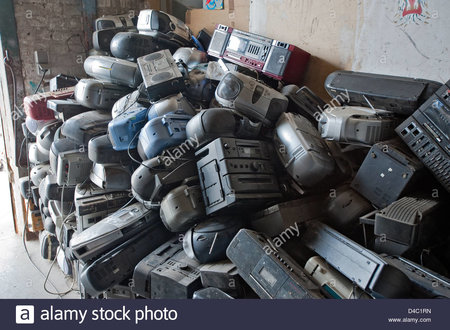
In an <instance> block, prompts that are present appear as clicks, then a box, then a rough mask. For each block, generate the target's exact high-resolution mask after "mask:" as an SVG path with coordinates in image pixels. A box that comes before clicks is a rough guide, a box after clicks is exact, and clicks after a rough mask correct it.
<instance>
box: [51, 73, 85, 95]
mask: <svg viewBox="0 0 450 330" xmlns="http://www.w3.org/2000/svg"><path fill="white" fill-rule="evenodd" d="M78 80H80V79H79V78H77V77H75V76H68V75H66V74H63V73H60V74H58V75H57V76H55V77H53V78H52V79H50V81H49V88H50V91H51V92H56V91H57V90H58V89H62V88H67V87H73V86H75V85H76V84H77V83H78Z"/></svg>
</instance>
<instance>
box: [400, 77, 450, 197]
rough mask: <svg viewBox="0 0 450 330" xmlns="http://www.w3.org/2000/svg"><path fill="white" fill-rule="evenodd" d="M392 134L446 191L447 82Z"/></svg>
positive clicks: (449, 154)
mask: <svg viewBox="0 0 450 330" xmlns="http://www.w3.org/2000/svg"><path fill="white" fill-rule="evenodd" d="M396 132H397V133H398V134H399V135H400V137H401V138H402V139H403V141H405V143H406V144H407V145H408V147H409V148H410V149H411V150H412V151H413V152H414V154H415V155H416V156H417V157H418V158H419V159H420V160H421V161H422V162H423V163H424V164H425V166H426V167H427V168H428V169H429V170H430V171H431V172H432V173H433V175H434V176H435V177H436V179H437V180H438V181H439V182H440V183H441V184H442V185H443V186H444V187H445V189H446V190H447V191H449V192H450V81H448V82H447V83H446V84H444V85H442V87H441V88H439V90H438V91H437V92H436V93H435V94H433V96H432V97H430V98H429V99H428V100H427V101H426V102H425V103H424V104H422V106H421V107H420V108H419V109H418V110H417V111H416V112H414V113H413V115H412V116H411V117H409V118H408V119H406V120H405V121H404V122H403V123H402V124H401V125H400V126H399V127H397V129H396Z"/></svg>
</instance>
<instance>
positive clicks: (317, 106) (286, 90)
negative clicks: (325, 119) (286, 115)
mask: <svg viewBox="0 0 450 330" xmlns="http://www.w3.org/2000/svg"><path fill="white" fill-rule="evenodd" d="M281 93H282V94H283V95H284V96H286V97H287V98H288V100H289V105H288V109H287V110H288V112H293V113H297V114H299V115H302V116H303V117H305V118H308V120H309V121H310V122H311V123H313V124H314V126H315V125H316V123H317V122H318V121H319V119H320V117H321V115H322V112H323V111H324V110H325V108H326V103H325V101H324V100H322V99H321V98H320V97H318V96H317V95H316V94H314V93H313V91H311V90H310V89H309V88H308V87H306V86H303V87H301V88H299V87H298V86H296V85H287V86H284V87H283V89H282V90H281Z"/></svg>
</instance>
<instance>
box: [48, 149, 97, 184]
mask: <svg viewBox="0 0 450 330" xmlns="http://www.w3.org/2000/svg"><path fill="white" fill-rule="evenodd" d="M91 167H92V162H91V160H90V159H89V157H88V153H87V150H84V151H80V150H79V149H75V150H69V151H64V152H61V153H59V155H58V161H57V168H56V180H57V181H56V182H57V183H58V184H59V185H60V186H62V185H67V186H74V185H76V184H77V183H82V182H84V181H85V180H86V178H87V177H88V176H89V173H90V171H91Z"/></svg>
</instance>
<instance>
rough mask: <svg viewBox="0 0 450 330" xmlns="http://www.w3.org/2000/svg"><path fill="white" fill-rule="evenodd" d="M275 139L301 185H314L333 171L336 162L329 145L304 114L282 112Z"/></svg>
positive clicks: (288, 170) (282, 158)
mask: <svg viewBox="0 0 450 330" xmlns="http://www.w3.org/2000/svg"><path fill="white" fill-rule="evenodd" d="M274 141H275V148H276V151H277V154H278V157H279V158H280V160H281V162H282V163H283V165H284V166H285V167H286V170H287V172H288V173H289V174H290V175H291V177H292V178H293V179H294V180H295V181H296V182H297V183H298V184H299V185H300V186H302V187H306V188H312V187H314V186H316V185H317V184H318V183H320V182H323V181H324V180H325V179H326V178H328V177H330V175H331V174H332V173H333V171H334V169H335V162H334V160H333V158H332V157H331V154H330V151H329V149H328V146H327V145H326V143H325V141H323V140H322V139H321V138H320V135H319V133H318V132H317V129H316V128H315V127H314V126H313V125H312V124H311V122H309V121H308V120H307V119H306V118H305V117H303V116H300V115H296V114H293V113H283V114H282V115H281V116H280V119H279V120H278V122H277V124H276V127H275V133H274Z"/></svg>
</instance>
